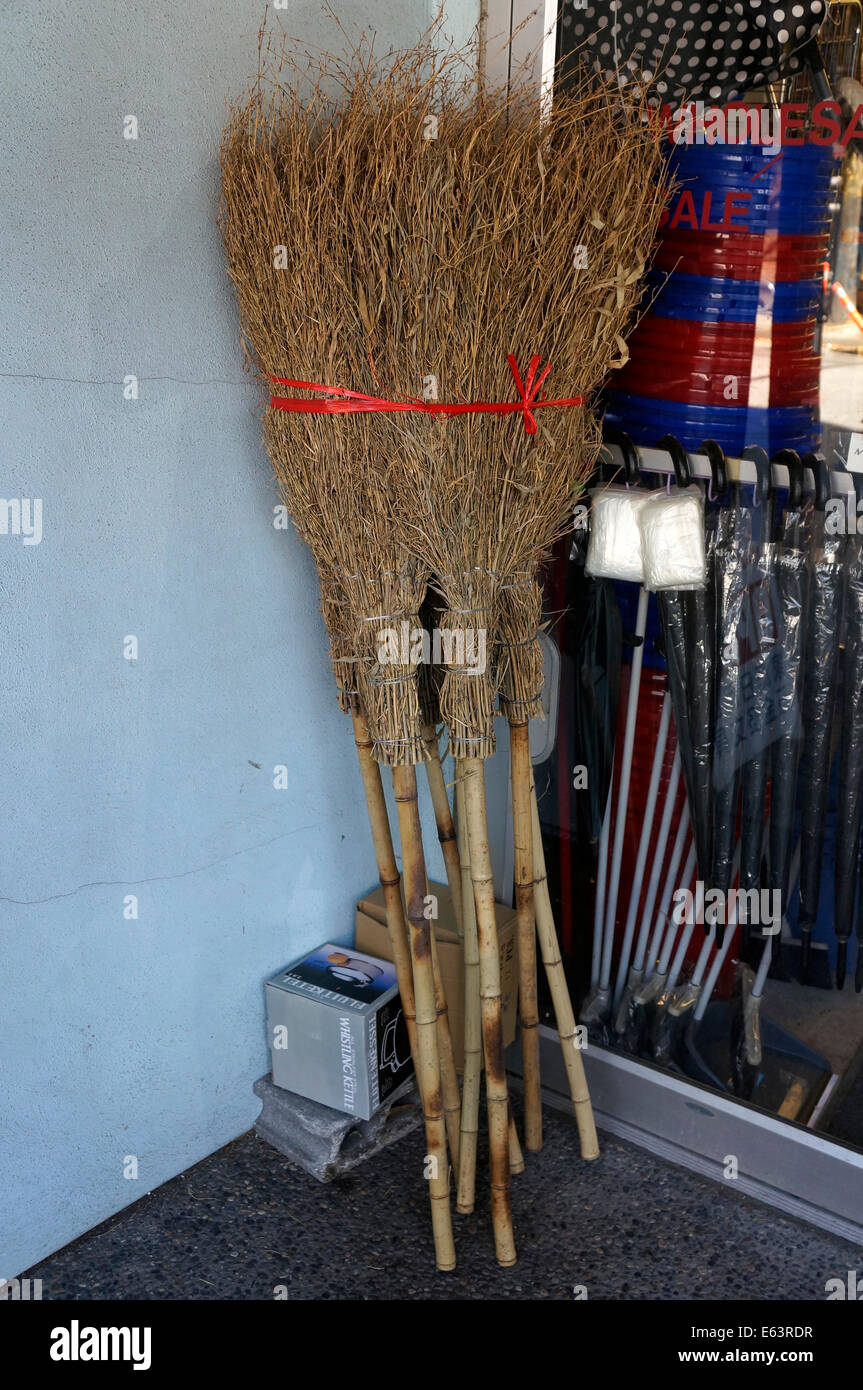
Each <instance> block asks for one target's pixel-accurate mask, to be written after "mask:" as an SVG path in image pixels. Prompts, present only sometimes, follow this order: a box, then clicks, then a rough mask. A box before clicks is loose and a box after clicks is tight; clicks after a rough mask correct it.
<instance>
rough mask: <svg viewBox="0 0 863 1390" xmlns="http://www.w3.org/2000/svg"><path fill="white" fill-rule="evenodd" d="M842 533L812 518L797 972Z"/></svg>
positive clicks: (826, 777)
mask: <svg viewBox="0 0 863 1390" xmlns="http://www.w3.org/2000/svg"><path fill="white" fill-rule="evenodd" d="M844 553H845V537H844V536H841V535H831V534H829V533H828V532H827V531H826V528H825V513H824V512H823V511H818V510H816V511H815V512H814V514H813V519H812V542H811V547H810V554H809V574H808V583H809V604H808V609H809V611H808V613H807V616H806V630H805V636H804V672H805V679H804V682H803V753H802V757H801V760H800V805H801V826H800V908H799V912H798V919H797V920H798V923H799V926H800V936H801V962H800V964H801V972H802V974H803V978H804V979H805V978H806V976H807V973H808V966H809V950H810V944H811V940H812V928H813V927H814V925H815V922H816V920H817V917H818V902H819V898H820V894H821V856H822V853H823V850H824V824H825V820H826V817H827V797H828V788H829V784H830V765H831V762H832V739H833V714H834V709H835V705H836V687H837V674H838V664H839V627H840V620H841V597H842V565H843V558H844Z"/></svg>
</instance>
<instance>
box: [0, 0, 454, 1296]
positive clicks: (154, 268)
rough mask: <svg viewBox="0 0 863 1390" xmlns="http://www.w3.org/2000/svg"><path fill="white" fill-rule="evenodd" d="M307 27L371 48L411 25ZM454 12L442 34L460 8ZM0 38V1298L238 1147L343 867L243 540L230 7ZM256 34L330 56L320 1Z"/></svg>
mask: <svg viewBox="0 0 863 1390" xmlns="http://www.w3.org/2000/svg"><path fill="white" fill-rule="evenodd" d="M335 8H336V9H337V10H338V11H339V12H340V17H341V19H342V20H343V21H346V22H348V23H349V24H350V22H352V21H354V20H356V21H358V22H360V23H362V24H365V25H368V26H369V27H371V28H374V29H375V30H376V31H377V34H378V43H379V45H383V46H386V45H388V44H390V43H394V44H407V43H410V42H412V41H413V40H414V39H415V38H416V37H417V35H418V34H419V32H420V31H421V30H422V29H423V28H424V27H425V26H426V24H427V23H428V20H429V18H430V14H431V11H432V9H433V8H436V6H435V5H434V0H432V3H427V0H363V3H362V5H359V4H356V0H352V3H351V4H350V5H337V6H336V7H335ZM455 8H456V10H457V14H458V23H459V26H460V31H461V37H463V36H464V35H465V34H466V33H467V32H468V31H469V29H470V28H471V27H472V25H473V23H474V20H475V14H474V11H475V8H476V6H475V5H474V4H473V3H472V0H471V3H467V0H466V2H465V3H464V4H461V5H459V6H457V7H455ZM2 11H3V34H4V37H3V44H2V50H3V52H2V57H0V64H2V70H3V76H2V82H0V128H2V130H3V172H2V190H0V204H2V206H3V209H4V213H5V220H6V224H7V230H6V231H5V233H4V236H3V238H2V241H0V464H2V467H0V495H2V496H3V497H4V498H6V499H12V498H16V497H17V498H19V499H20V498H40V499H42V506H43V520H42V527H43V535H42V539H41V542H40V543H39V544H33V545H25V544H24V539H23V536H20V535H19V536H15V535H11V534H7V535H0V661H2V686H0V688H2V729H3V753H2V757H0V825H2V845H3V851H4V852H3V855H2V870H0V1277H12V1276H13V1275H14V1274H16V1273H18V1272H19V1271H21V1270H22V1269H24V1268H26V1267H27V1266H29V1265H30V1264H32V1263H33V1262H34V1261H36V1260H37V1259H39V1258H41V1257H42V1256H43V1255H45V1254H46V1253H48V1252H50V1251H51V1250H54V1249H56V1248H57V1247H59V1246H60V1245H63V1244H65V1243H66V1242H67V1241H69V1240H71V1239H73V1238H74V1237H75V1236H77V1235H79V1234H80V1233H81V1232H83V1231H85V1230H87V1229H89V1228H90V1227H91V1226H93V1225H94V1224H96V1223H97V1222H99V1221H101V1220H103V1219H104V1218H105V1217H107V1216H109V1215H110V1214H111V1213H112V1212H114V1211H116V1210H117V1209H119V1208H120V1207H122V1206H123V1205H125V1204H126V1203H128V1202H131V1201H134V1200H136V1199H137V1198H138V1197H141V1196H143V1195H144V1194H145V1193H146V1192H148V1191H150V1190H151V1189H152V1188H153V1187H155V1186H156V1185H158V1184H159V1183H161V1182H163V1181H165V1180H166V1179H168V1178H170V1177H172V1176H173V1175H174V1174H176V1173H177V1172H179V1171H181V1170H182V1169H183V1168H185V1167H187V1166H188V1165H189V1164H191V1163H193V1162H195V1161H196V1160H199V1159H200V1158H202V1157H204V1156H205V1155H206V1154H208V1153H210V1152H211V1151H212V1150H214V1149H215V1148H218V1147H219V1146H220V1145H222V1144H224V1143H226V1142H227V1141H228V1140H230V1139H231V1138H233V1137H235V1136H236V1135H238V1134H240V1133H242V1132H243V1131H244V1130H246V1129H247V1128H248V1127H249V1126H250V1125H251V1124H252V1123H253V1121H254V1118H255V1115H256V1113H257V1110H258V1102H257V1101H256V1100H255V1098H254V1096H253V1094H252V1091H251V1085H252V1082H253V1080H254V1079H255V1078H256V1077H257V1076H259V1075H261V1074H262V1073H263V1072H264V1071H265V1070H266V1069H267V1066H268V1061H267V1052H266V1046H265V1032H264V1012H263V989H262V986H263V981H264V980H265V978H266V977H267V976H268V975H269V974H271V973H272V972H273V971H275V970H277V969H278V968H279V967H280V966H282V965H283V964H285V963H286V962H287V961H288V960H290V959H291V958H292V957H294V956H296V955H297V954H299V953H300V952H301V951H303V950H305V949H307V948H311V947H312V946H314V945H316V944H317V943H318V942H319V941H321V940H322V939H325V938H328V937H332V938H334V939H341V940H347V939H349V937H350V933H351V930H352V924H353V910H352V909H353V903H354V900H355V898H356V896H357V894H358V893H359V892H361V891H364V890H366V889H367V888H369V887H370V886H371V885H372V883H373V881H374V878H375V868H374V860H373V855H372V850H371V844H370V840H369V836H368V832H367V828H366V824H365V820H364V803H363V798H362V790H361V784H360V781H359V777H358V774H357V772H356V768H355V760H354V756H353V752H352V744H351V740H350V731H349V723H348V721H347V720H346V719H345V717H344V716H342V715H340V714H339V712H338V710H337V709H336V706H335V703H334V699H333V691H332V686H331V676H330V672H329V669H328V666H327V661H326V646H325V640H324V634H323V629H322V624H321V620H320V616H319V613H318V609H317V593H316V585H315V580H314V573H313V568H312V565H311V561H310V559H309V556H308V554H307V553H306V551H305V550H304V548H303V546H302V545H301V544H300V542H299V541H298V540H297V539H296V538H295V537H294V535H293V534H292V533H290V534H288V533H285V532H277V531H276V530H274V528H273V525H272V508H273V506H274V504H275V502H276V500H277V499H276V497H275V495H274V491H273V487H272V484H271V480H270V474H269V466H268V464H267V461H266V458H265V456H264V454H263V451H262V448H261V445H260V442H259V424H258V420H257V417H256V404H257V401H256V392H255V390H254V388H253V387H251V386H250V385H249V383H248V381H246V380H244V378H243V374H242V369H241V360H240V354H239V350H238V322H237V318H236V313H235V309H234V306H233V302H232V299H231V296H230V292H229V286H228V283H227V280H226V277H225V274H224V270H223V264H222V256H221V249H220V245H219V240H218V236H217V232H216V227H215V221H214V214H215V207H216V197H217V153H216V152H217V145H218V137H219V132H220V127H221V124H222V118H223V114H224V103H225V100H226V97H227V96H228V95H229V94H230V93H231V92H235V91H237V90H238V89H239V88H240V87H241V86H242V85H243V84H244V82H245V81H246V80H247V79H248V78H249V77H250V75H251V73H252V69H253V67H254V64H255V60H256V32H257V29H258V26H259V24H260V20H261V15H262V7H261V6H260V5H259V4H257V3H255V4H252V3H250V2H249V0H210V3H208V4H207V5H206V6H204V7H195V6H193V7H191V8H190V7H189V6H188V5H185V4H180V3H178V0H170V2H169V0H148V3H147V4H132V3H116V0H111V3H109V2H108V0H96V3H94V0H87V3H85V2H84V0H67V3H65V4H64V5H62V6H55V7H51V8H50V9H49V10H45V9H44V7H41V6H37V5H35V4H33V3H25V0H19V3H18V4H17V5H16V4H9V5H3V6H2ZM279 18H280V22H281V24H282V26H283V27H284V29H285V30H286V32H288V33H289V34H299V35H302V37H303V38H304V39H305V40H307V41H308V42H310V43H320V44H322V45H324V46H326V47H330V48H334V47H338V46H339V44H340V39H339V36H338V32H337V30H336V29H335V27H334V26H333V25H332V23H331V22H329V21H328V20H327V18H326V16H325V15H324V13H323V7H322V6H321V4H320V3H318V0H315V3H308V2H307V3H298V2H297V3H291V5H290V7H289V9H288V10H287V11H283V12H282V13H281V15H280V16H279ZM129 114H134V115H135V116H137V118H138V121H139V138H138V140H137V141H127V140H125V139H123V119H124V117H125V116H126V115H129ZM132 373H134V374H135V375H136V376H137V377H138V379H139V398H138V399H137V400H124V399H123V390H122V385H121V383H122V381H123V378H124V377H126V375H127V374H132ZM128 636H135V637H137V639H138V644H139V653H138V659H137V661H135V662H130V661H127V660H126V659H124V655H123V651H124V639H125V638H127V637H128ZM255 764H259V765H260V766H255ZM278 764H285V765H286V766H287V768H288V781H289V785H288V788H287V790H276V789H275V788H274V785H273V771H274V768H275V766H276V765H278ZM425 820H426V825H427V828H428V832H429V833H428V834H427V835H426V842H427V844H428V845H432V844H433V843H434V830H433V824H432V822H431V819H430V817H429V815H428V811H427V808H425ZM430 860H431V863H430V868H431V870H432V872H433V873H439V872H440V867H439V863H438V861H437V858H436V856H435V855H430ZM129 894H134V895H136V896H137V899H138V918H137V920H129V919H127V918H126V917H124V902H125V900H126V897H127V895H129ZM127 1155H134V1156H135V1157H136V1158H137V1161H138V1178H137V1180H129V1179H127V1178H125V1177H124V1163H125V1162H126V1156H127Z"/></svg>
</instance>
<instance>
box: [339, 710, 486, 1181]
mask: <svg viewBox="0 0 863 1390" xmlns="http://www.w3.org/2000/svg"><path fill="white" fill-rule="evenodd" d="M352 713H353V720H354V742H355V743H356V746H357V755H358V757H359V760H360V770H361V772H362V776H363V786H364V788H365V793H366V804H367V806H368V811H369V820H370V821H371V825H372V839H373V841H374V845H375V854H376V857H377V861H378V875H379V877H380V881H381V886H382V888H383V890H384V906H385V912H386V919H387V927H388V929H389V933H390V939H391V941H392V945H393V961H394V963H395V967H396V976H397V978H398V982H399V994H400V995H401V1000H402V1009H403V1011H404V1015H405V1023H406V1025H407V1030H408V1039H409V1041H410V1045H411V1054H412V1056H413V1059H414V1069H415V1071H416V1073H417V1077H419V1074H420V1072H419V1062H418V1055H417V1049H416V1009H415V1006H414V994H413V974H412V969H411V955H410V945H409V943H408V932H407V928H406V926H405V919H404V905H403V903H402V895H401V878H400V875H399V871H398V866H397V865H396V860H395V855H394V853H393V841H392V834H391V832H390V823H389V815H388V813H387V805H386V799H385V797H384V788H383V782H382V781H381V770H380V768H379V767H378V764H377V763H376V762H375V760H374V758H373V757H372V753H371V750H372V741H371V739H370V737H369V731H368V721H367V720H366V717H365V715H364V714H363V713H362V711H361V710H360V708H359V705H358V702H357V701H355V702H354V708H353V711H352ZM431 939H432V948H433V958H432V964H433V968H434V977H435V981H434V983H435V1008H436V1010H437V1028H438V1047H439V1050H440V1059H441V1084H442V1088H443V1104H444V1116H445V1118H446V1128H447V1138H448V1140H449V1146H450V1155H451V1158H452V1164H453V1167H456V1165H457V1164H458V1151H459V1122H460V1109H461V1107H460V1102H459V1090H458V1072H457V1071H456V1065H455V1056H454V1053H453V1046H452V1037H451V1035H450V1026H449V1014H448V1012H447V1006H446V995H445V994H444V988H443V980H442V979H441V975H440V967H439V964H438V959H437V947H436V945H435V940H434V932H433V931H432V933H431Z"/></svg>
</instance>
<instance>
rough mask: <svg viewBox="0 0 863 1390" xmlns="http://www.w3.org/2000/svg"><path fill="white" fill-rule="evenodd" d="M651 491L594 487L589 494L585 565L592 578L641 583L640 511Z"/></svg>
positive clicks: (612, 485) (612, 486)
mask: <svg viewBox="0 0 863 1390" xmlns="http://www.w3.org/2000/svg"><path fill="white" fill-rule="evenodd" d="M649 501H650V493H649V492H644V491H643V490H642V489H641V488H626V487H616V486H615V485H614V484H611V485H609V486H608V487H601V488H596V489H595V490H594V491H593V492H592V493H591V495H590V542H589V544H588V547H587V559H586V560H585V564H584V568H585V570H586V572H587V573H588V574H590V575H592V576H593V578H594V579H629V580H631V581H632V582H633V583H635V584H641V583H642V582H643V579H644V568H643V565H642V560H641V531H640V530H639V526H638V518H639V515H640V513H641V511H642V509H643V507H644V506H645V504H646V503H647V502H649Z"/></svg>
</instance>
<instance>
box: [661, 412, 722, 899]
mask: <svg viewBox="0 0 863 1390" xmlns="http://www.w3.org/2000/svg"><path fill="white" fill-rule="evenodd" d="M657 448H659V449H666V450H667V451H668V453H669V454H670V455H671V461H672V464H673V465H674V474H675V478H676V480H677V486H678V487H688V486H689V484H690V481H691V475H690V471H689V460H688V459H687V456H686V450H685V449H684V447H683V445H682V444H681V443H680V441H679V440H678V439H676V438H675V437H674V435H666V436H665V437H664V438H663V439H660V441H659V443H658V444H657ZM656 600H657V606H658V609H659V620H660V623H661V626H662V645H663V651H664V654H665V661H666V666H667V669H668V689H669V693H670V695H671V707H672V710H673V712H674V725H675V729H676V730H677V746H678V748H679V750H680V762H681V767H682V771H683V782H684V786H685V787H686V798H687V804H688V806H689V815H690V819H691V822H692V838H693V840H694V842H695V855H696V862H697V864H698V873H699V877H700V878H702V879H703V880H706V879H707V878H708V877H709V875H710V864H711V855H712V843H713V834H712V825H713V805H712V799H711V791H710V786H711V772H710V770H711V762H712V745H713V686H714V674H715V665H716V660H715V645H714V633H715V625H714V620H713V612H714V603H713V588H712V575H711V574H709V576H708V584H707V587H706V588H705V589H687V590H684V589H661V590H660V591H659V592H658V593H657V595H656Z"/></svg>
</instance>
